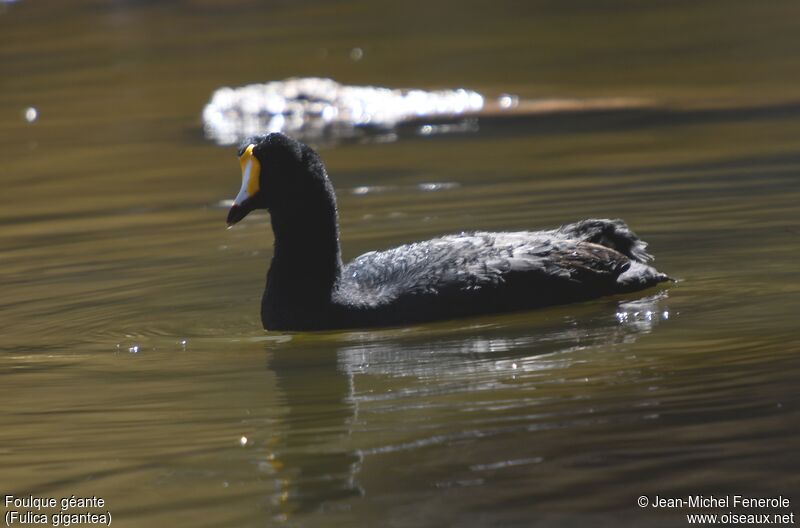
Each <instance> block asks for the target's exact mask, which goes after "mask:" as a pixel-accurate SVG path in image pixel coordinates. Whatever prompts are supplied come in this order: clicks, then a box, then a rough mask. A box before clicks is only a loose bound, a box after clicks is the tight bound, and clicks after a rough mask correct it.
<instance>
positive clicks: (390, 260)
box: [333, 220, 668, 325]
mask: <svg viewBox="0 0 800 528" xmlns="http://www.w3.org/2000/svg"><path fill="white" fill-rule="evenodd" d="M645 247H646V244H645V243H644V242H642V241H641V240H639V239H638V238H637V237H636V235H635V234H634V233H632V232H631V231H630V230H629V229H628V228H627V226H626V225H625V224H624V223H623V222H621V221H619V220H585V221H583V222H579V223H575V224H569V225H565V226H562V227H560V228H558V229H554V230H550V231H536V232H530V231H523V232H515V233H488V232H475V233H462V234H458V235H450V236H445V237H441V238H435V239H432V240H427V241H424V242H417V243H414V244H408V245H404V246H400V247H397V248H393V249H389V250H386V251H374V252H370V253H366V254H364V255H361V256H360V257H358V258H356V259H355V260H353V261H352V262H350V263H349V264H348V265H347V266H345V268H344V270H343V273H342V277H341V279H340V281H339V284H338V285H337V288H336V290H335V292H334V299H333V300H334V303H335V304H336V305H337V306H339V307H341V309H342V311H343V317H345V318H356V319H359V321H358V324H359V325H368V324H369V321H370V320H371V319H373V318H374V319H375V320H379V321H384V322H385V321H386V320H387V319H397V321H395V322H396V323H398V324H401V323H407V322H413V321H415V320H420V321H423V320H429V319H441V318H449V317H455V316H462V315H470V314H472V313H488V312H499V311H509V310H515V309H523V308H533V307H537V306H545V305H551V304H560V303H564V302H571V301H575V300H581V299H586V298H592V297H597V296H601V295H608V294H612V293H618V292H624V291H631V290H637V289H642V288H645V287H648V286H650V285H653V284H656V283H657V282H661V281H663V280H667V279H668V277H667V276H666V275H663V274H661V273H659V272H657V271H656V270H655V269H653V268H652V267H650V266H648V265H646V264H645V262H646V261H647V260H649V259H650V258H651V257H650V256H649V255H648V254H647V253H646V251H645Z"/></svg>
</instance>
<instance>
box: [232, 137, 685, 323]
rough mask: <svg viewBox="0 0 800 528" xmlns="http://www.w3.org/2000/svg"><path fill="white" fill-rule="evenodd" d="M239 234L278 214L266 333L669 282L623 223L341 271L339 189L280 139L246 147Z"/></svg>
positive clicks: (400, 254)
mask: <svg viewBox="0 0 800 528" xmlns="http://www.w3.org/2000/svg"><path fill="white" fill-rule="evenodd" d="M240 156H241V162H242V172H243V183H242V190H241V191H240V193H239V195H238V196H237V197H236V200H235V202H234V205H233V207H232V208H231V210H230V213H229V214H228V224H229V225H232V224H234V223H236V222H238V221H239V220H241V219H242V218H244V216H246V215H247V213H249V212H250V211H252V210H253V209H258V208H264V209H267V210H269V212H270V214H271V216H272V229H273V232H274V234H275V251H274V256H273V258H272V265H271V267H270V270H269V273H268V275H267V287H266V290H265V291H264V297H263V300H262V304H261V320H262V322H263V324H264V328H266V329H268V330H317V329H333V328H354V327H368V326H390V325H403V324H410V323H419V322H424V321H432V320H437V319H448V318H454V317H462V316H469V315H478V314H487V313H497V312H506V311H512V310H522V309H528V308H536V307H541V306H547V305H553V304H561V303H567V302H573V301H579V300H584V299H590V298H594V297H599V296H602V295H610V294H615V293H622V292H629V291H635V290H640V289H643V288H647V287H649V286H652V285H654V284H657V283H659V282H663V281H666V280H669V277H667V276H666V275H664V274H663V273H660V272H658V271H656V270H655V269H654V268H652V267H650V266H648V265H647V264H646V262H648V261H649V260H651V259H652V257H651V256H650V255H649V254H648V253H647V252H646V251H645V248H646V244H645V243H644V242H643V241H641V240H639V238H638V237H637V236H636V235H635V234H634V233H633V232H632V231H631V230H630V229H628V226H626V225H625V223H624V222H622V221H621V220H583V221H581V222H577V223H574V224H568V225H565V226H562V227H560V228H558V229H553V230H550V231H535V232H531V231H523V232H517V233H485V232H475V233H461V234H458V235H449V236H444V237H441V238H435V239H432V240H426V241H424V242H416V243H414V244H408V245H404V246H400V247H396V248H394V249H389V250H386V251H373V252H370V253H366V254H364V255H361V256H360V257H358V258H356V259H355V260H353V261H352V262H350V263H349V264H347V265H346V266H343V265H342V261H341V254H340V250H339V227H338V217H337V212H336V198H335V195H334V192H333V187H332V185H331V182H330V180H329V179H328V176H327V174H326V171H325V167H324V165H323V164H322V161H321V160H320V158H319V156H318V155H317V154H316V152H314V151H313V150H312V149H311V148H310V147H308V146H306V145H304V144H302V143H299V142H297V141H295V140H293V139H290V138H288V137H287V136H284V135H282V134H269V135H267V136H258V137H253V138H251V139H249V140H248V141H246V142H245V144H244V145H243V147H242V149H241V150H240Z"/></svg>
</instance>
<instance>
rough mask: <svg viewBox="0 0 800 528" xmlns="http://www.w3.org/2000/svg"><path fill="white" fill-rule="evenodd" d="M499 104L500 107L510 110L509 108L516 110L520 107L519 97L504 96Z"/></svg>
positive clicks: (499, 100)
mask: <svg viewBox="0 0 800 528" xmlns="http://www.w3.org/2000/svg"><path fill="white" fill-rule="evenodd" d="M497 102H498V104H499V105H500V108H502V109H504V110H508V109H509V108H515V107H516V106H517V105H519V97H517V96H516V95H510V94H503V95H501V96H500V98H499V99H498V100H497Z"/></svg>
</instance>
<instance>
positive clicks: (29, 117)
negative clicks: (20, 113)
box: [25, 106, 39, 123]
mask: <svg viewBox="0 0 800 528" xmlns="http://www.w3.org/2000/svg"><path fill="white" fill-rule="evenodd" d="M38 118H39V111H38V110H36V108H34V107H32V106H29V107H28V108H26V109H25V121H27V122H28V123H33V122H34V121H36V120H37V119H38Z"/></svg>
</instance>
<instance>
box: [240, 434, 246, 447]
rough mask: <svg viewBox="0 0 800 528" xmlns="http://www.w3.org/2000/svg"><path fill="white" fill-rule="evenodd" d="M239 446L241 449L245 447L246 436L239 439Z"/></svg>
mask: <svg viewBox="0 0 800 528" xmlns="http://www.w3.org/2000/svg"><path fill="white" fill-rule="evenodd" d="M239 445H240V446H242V447H244V446H246V445H247V437H246V436H243V437H241V438H240V439H239Z"/></svg>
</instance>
